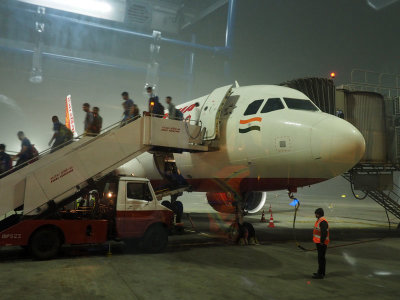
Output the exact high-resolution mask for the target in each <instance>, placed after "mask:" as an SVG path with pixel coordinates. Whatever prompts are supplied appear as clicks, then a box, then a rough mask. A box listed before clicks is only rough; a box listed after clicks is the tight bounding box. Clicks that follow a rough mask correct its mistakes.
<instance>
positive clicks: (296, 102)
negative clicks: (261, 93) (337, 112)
mask: <svg viewBox="0 0 400 300" xmlns="http://www.w3.org/2000/svg"><path fill="white" fill-rule="evenodd" d="M283 100H285V103H286V105H287V107H288V108H290V109H298V110H308V111H318V110H319V109H318V107H316V106H315V105H314V104H313V103H312V102H311V101H310V100H306V99H293V98H283Z"/></svg>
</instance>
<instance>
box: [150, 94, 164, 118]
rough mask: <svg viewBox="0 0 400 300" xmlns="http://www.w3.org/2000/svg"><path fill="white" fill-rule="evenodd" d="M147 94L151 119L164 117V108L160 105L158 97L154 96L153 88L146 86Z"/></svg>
mask: <svg viewBox="0 0 400 300" xmlns="http://www.w3.org/2000/svg"><path fill="white" fill-rule="evenodd" d="M146 91H147V94H148V95H149V113H150V114H151V115H152V116H153V117H157V118H163V117H164V106H163V105H162V104H161V103H160V101H159V99H158V96H157V95H155V94H154V92H153V87H151V86H148V87H147V88H146Z"/></svg>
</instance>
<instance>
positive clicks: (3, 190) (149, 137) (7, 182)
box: [0, 116, 208, 216]
mask: <svg viewBox="0 0 400 300" xmlns="http://www.w3.org/2000/svg"><path fill="white" fill-rule="evenodd" d="M200 131H201V127H200V126H197V125H190V124H189V123H186V122H182V121H177V120H169V119H162V118H155V117H150V116H145V117H142V118H139V119H137V120H135V121H133V122H131V123H129V124H127V125H125V126H123V127H120V125H119V124H118V125H117V126H115V127H113V128H112V129H110V130H109V131H106V132H104V133H102V134H101V135H99V136H97V137H83V138H81V139H80V140H79V141H77V142H73V143H72V144H70V145H68V146H65V147H64V148H62V149H60V150H58V151H56V152H54V153H50V154H46V155H43V156H40V157H39V160H37V161H35V162H34V163H32V164H30V165H27V166H26V167H24V168H22V169H20V170H17V171H15V172H13V173H10V174H9V175H7V176H5V177H3V178H2V179H0V216H1V215H6V214H7V213H10V212H12V211H14V210H16V209H17V208H20V207H22V206H23V215H24V216H26V215H38V214H41V213H43V212H44V211H46V210H47V209H48V208H49V207H54V206H55V205H59V204H60V203H63V201H65V199H68V198H70V197H71V196H73V195H75V194H76V193H78V192H79V191H80V190H82V189H83V188H85V187H86V186H88V185H89V184H90V182H92V181H95V180H98V179H100V178H102V177H103V176H105V175H106V174H108V173H110V172H111V171H113V170H115V169H117V168H118V167H119V166H121V165H123V164H124V163H126V162H128V161H130V160H132V159H133V158H135V157H137V156H138V155H140V154H142V153H144V152H146V151H151V150H155V149H156V150H157V151H168V152H179V153H180V152H184V151H187V152H199V151H207V150H208V147H207V146H204V145H202V140H201V137H199V138H197V139H193V138H192V137H194V136H200V134H198V133H199V132H200Z"/></svg>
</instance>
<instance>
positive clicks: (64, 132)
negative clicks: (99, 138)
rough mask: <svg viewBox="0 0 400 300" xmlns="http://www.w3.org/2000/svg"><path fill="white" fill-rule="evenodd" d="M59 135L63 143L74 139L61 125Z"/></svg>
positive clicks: (70, 132) (67, 129)
mask: <svg viewBox="0 0 400 300" xmlns="http://www.w3.org/2000/svg"><path fill="white" fill-rule="evenodd" d="M60 135H61V136H63V137H64V142H67V141H69V140H72V138H73V137H74V134H73V133H72V131H71V130H70V129H69V128H68V127H67V126H65V125H64V124H61V127H60Z"/></svg>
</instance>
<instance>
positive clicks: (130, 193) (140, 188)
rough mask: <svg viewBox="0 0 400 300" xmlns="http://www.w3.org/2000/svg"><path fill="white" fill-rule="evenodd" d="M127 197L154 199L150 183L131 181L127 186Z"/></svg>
mask: <svg viewBox="0 0 400 300" xmlns="http://www.w3.org/2000/svg"><path fill="white" fill-rule="evenodd" d="M126 197H127V198H128V199H135V200H145V201H151V200H152V196H151V192H150V190H149V186H148V184H147V183H141V182H129V183H128V184H127V187H126Z"/></svg>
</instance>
